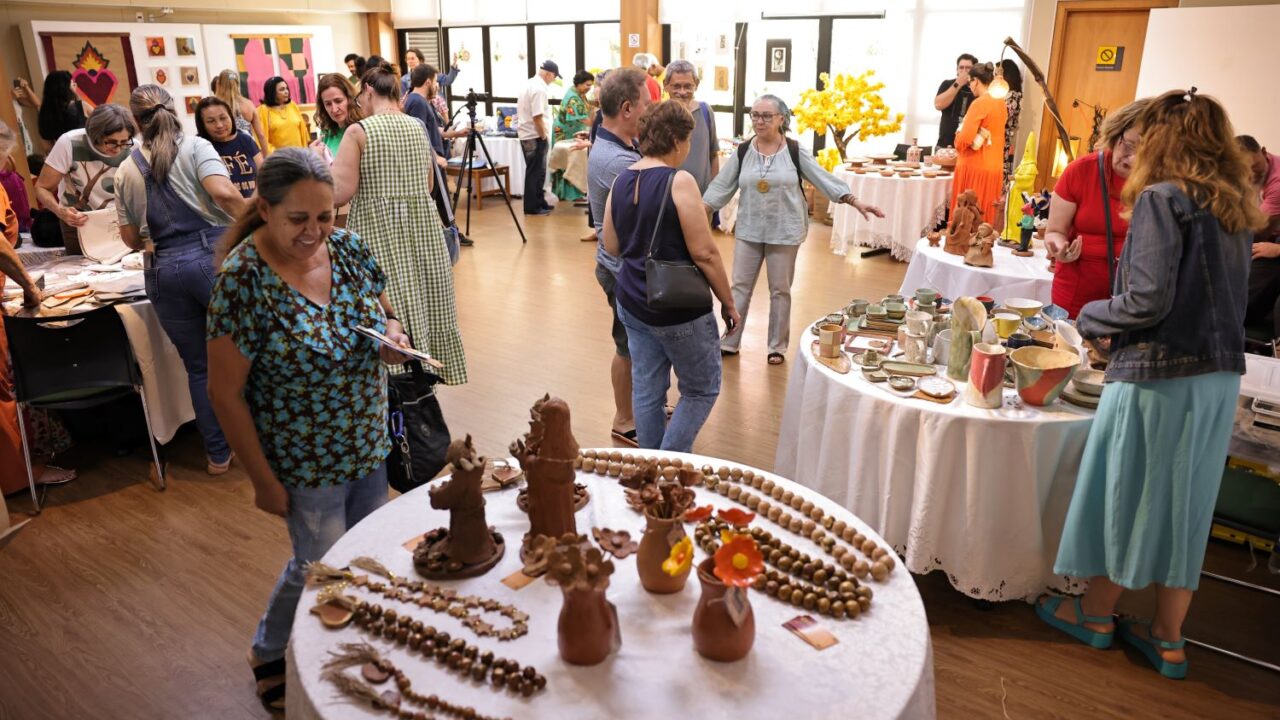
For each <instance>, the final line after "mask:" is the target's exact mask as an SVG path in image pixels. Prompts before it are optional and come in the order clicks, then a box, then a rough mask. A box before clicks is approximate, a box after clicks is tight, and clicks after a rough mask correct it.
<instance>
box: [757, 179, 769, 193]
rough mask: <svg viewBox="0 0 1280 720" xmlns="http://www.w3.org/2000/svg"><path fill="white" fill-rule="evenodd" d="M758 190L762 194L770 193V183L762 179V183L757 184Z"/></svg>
mask: <svg viewBox="0 0 1280 720" xmlns="http://www.w3.org/2000/svg"><path fill="white" fill-rule="evenodd" d="M756 189H757V190H759V191H760V192H762V193H767V192H769V181H768V180H765V179H763V178H761V180H760V182H758V183H756Z"/></svg>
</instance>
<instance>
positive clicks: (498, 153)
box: [450, 135, 559, 213]
mask: <svg viewBox="0 0 1280 720" xmlns="http://www.w3.org/2000/svg"><path fill="white" fill-rule="evenodd" d="M482 137H483V138H484V147H485V148H487V149H488V150H489V157H492V158H493V162H494V163H495V164H498V165H506V166H507V168H509V169H508V171H507V172H509V173H511V194H512V195H523V194H524V176H525V163H524V150H521V149H520V141H519V140H517V139H516V138H513V137H506V136H505V135H484V136H482ZM466 146H467V139H466V138H458V139H456V140H454V141H453V150H452V152H453V156H454V157H462V153H463V150H464V149H465V148H466ZM476 159H478V160H485V154H484V148H481V147H480V144H479V143H476ZM450 182H451V183H456V182H458V178H457V177H454V178H451V179H450ZM454 187H457V186H456V185H454ZM480 189H481V190H484V191H489V190H497V189H498V181H497V180H495V179H494V178H485V179H484V180H483V181H482V182H481V183H480ZM543 194H544V195H546V197H547V202H548V203H550V204H552V205H555V204H556V202H558V201H559V198H557V197H556V196H555V193H553V192H551V171H550V170H548V171H547V180H546V182H545V183H543ZM466 202H467V200H466V198H465V197H459V198H458V205H459V206H465V205H466ZM512 207H515V209H516V212H517V213H518V212H520V207H519V205H518V204H517V205H513V206H512ZM454 212H455V213H456V212H457V209H456V208H455V210H454Z"/></svg>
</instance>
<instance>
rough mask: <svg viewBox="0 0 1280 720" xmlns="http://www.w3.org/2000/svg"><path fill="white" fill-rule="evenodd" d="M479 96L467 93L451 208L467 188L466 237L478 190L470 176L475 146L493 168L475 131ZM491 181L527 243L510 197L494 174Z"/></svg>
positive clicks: (472, 177) (479, 136) (471, 175)
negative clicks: (464, 139) (463, 137)
mask: <svg viewBox="0 0 1280 720" xmlns="http://www.w3.org/2000/svg"><path fill="white" fill-rule="evenodd" d="M478 100H479V96H478V95H477V94H476V93H475V92H474V91H471V92H468V93H467V105H466V110H467V119H468V121H469V122H468V124H467V128H468V130H467V145H466V147H465V148H464V149H463V151H462V165H461V172H459V174H458V186H457V187H455V188H454V189H453V207H455V208H456V207H458V195H459V194H460V193H461V192H462V186H463V185H464V184H465V185H466V186H467V222H466V230H465V233H466V235H467V237H471V198H472V196H473V195H474V193H476V192H477V191H478V190H479V189H478V188H476V187H475V176H474V175H473V174H472V172H471V171H472V167H471V166H472V164H473V163H474V162H475V156H476V145H477V144H478V145H479V146H480V150H481V151H483V152H484V159H485V162H487V163H488V165H489V167H490V168H493V167H495V165H494V162H493V156H491V155H490V154H489V148H488V147H487V146H486V145H485V144H484V138H483V137H481V135H480V132H479V131H477V130H476V102H477V101H478ZM493 180H494V182H495V183H497V185H498V190H499V191H500V192H501V193H502V201H503V202H504V203H506V204H507V212H509V213H511V221H512V222H514V223H515V224H516V231H517V232H519V233H520V242H521V243H528V242H529V238H527V237H525V235H524V228H523V227H521V225H520V221H519V220H518V219H517V218H516V211H515V210H514V209H512V207H511V196H510V195H508V194H507V188H506V187H505V186H504V185H503V184H502V183H501V182H499V181H498V176H497V175H496V174H495V175H494V177H493Z"/></svg>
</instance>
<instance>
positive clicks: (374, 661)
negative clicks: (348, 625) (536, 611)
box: [321, 643, 527, 720]
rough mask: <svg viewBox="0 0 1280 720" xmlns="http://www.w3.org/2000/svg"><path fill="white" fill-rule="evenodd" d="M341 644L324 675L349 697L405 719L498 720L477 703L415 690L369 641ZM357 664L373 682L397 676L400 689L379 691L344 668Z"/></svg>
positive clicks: (406, 676) (367, 678) (402, 674)
mask: <svg viewBox="0 0 1280 720" xmlns="http://www.w3.org/2000/svg"><path fill="white" fill-rule="evenodd" d="M340 647H341V649H342V653H340V654H339V653H330V654H332V655H334V657H333V658H332V659H330V660H329V661H328V662H326V663H325V664H324V669H325V671H324V674H323V675H321V677H323V678H324V679H325V680H328V681H329V682H331V683H333V684H334V685H336V686H337V687H338V689H339V690H340V691H342V693H343V694H345V695H347V696H349V697H352V698H354V699H357V700H364V701H365V702H367V703H369V705H371V706H372V707H374V708H376V709H379V710H386V711H388V712H391V713H394V714H395V715H396V716H397V717H399V718H400V719H401V720H435V719H436V717H437V715H436V713H438V714H439V715H445V716H452V717H455V718H462V719H463V720H498V718H495V717H490V716H488V715H481V714H480V713H478V712H476V709H475V708H473V707H469V706H463V705H455V704H453V703H450V702H448V701H447V700H444V699H442V698H440V697H439V696H438V695H423V694H422V693H419V692H416V691H414V689H413V682H412V681H411V680H409V676H408V675H406V674H405V672H404V671H403V670H400V669H398V668H396V666H395V665H394V664H393V663H392V662H391V661H390V660H389V659H387V658H385V657H383V656H382V655H381V654H380V653H379V652H378V651H377V650H376V649H374V647H373V646H372V645H369V644H368V643H344V644H343V645H341V646H340ZM357 665H362V666H363V669H362V671H361V674H362V675H363V676H364V680H367V681H368V682H369V683H373V684H375V685H377V684H381V683H384V682H386V681H387V679H388V678H394V679H395V683H396V687H397V688H398V692H397V691H394V690H386V691H383V692H382V693H379V692H378V691H377V690H375V689H373V687H371V686H370V685H369V684H368V683H366V682H364V681H362V680H360V679H358V678H356V677H353V676H351V675H348V674H346V673H344V672H342V671H343V670H344V669H346V668H349V667H355V666H357ZM526 670H527V668H526ZM407 704H411V705H417V706H419V707H424V708H426V710H413V709H410V708H407V707H405V705H407ZM507 720H510V719H509V718H508V719H507Z"/></svg>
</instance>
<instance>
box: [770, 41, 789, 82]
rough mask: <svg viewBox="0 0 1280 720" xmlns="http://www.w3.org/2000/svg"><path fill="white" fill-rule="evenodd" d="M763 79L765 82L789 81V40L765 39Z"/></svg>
mask: <svg viewBox="0 0 1280 720" xmlns="http://www.w3.org/2000/svg"><path fill="white" fill-rule="evenodd" d="M764 47H765V53H766V58H765V66H764V67H765V71H764V79H765V81H767V82H791V41H790V40H766V41H765V44H764Z"/></svg>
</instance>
